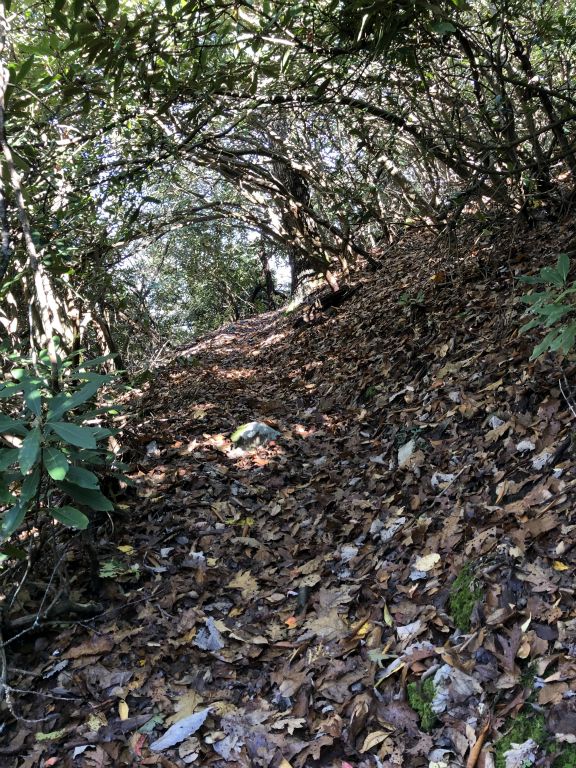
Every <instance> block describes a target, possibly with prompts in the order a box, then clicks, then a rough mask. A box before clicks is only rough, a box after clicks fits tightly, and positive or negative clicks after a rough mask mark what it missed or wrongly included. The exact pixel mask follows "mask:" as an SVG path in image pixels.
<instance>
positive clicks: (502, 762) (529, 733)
mask: <svg viewBox="0 0 576 768" xmlns="http://www.w3.org/2000/svg"><path fill="white" fill-rule="evenodd" d="M504 732H505V736H503V737H502V738H501V739H500V741H498V742H497V743H496V746H495V749H494V763H495V768H506V758H505V757H504V753H505V752H507V751H508V750H509V749H511V747H512V744H522V743H523V742H524V741H527V740H528V739H532V741H534V742H535V743H536V744H537V745H538V746H539V747H540V748H541V749H543V750H544V752H546V753H547V754H550V753H557V754H556V757H555V758H554V761H553V763H552V765H553V768H576V744H558V743H557V742H556V741H555V740H554V739H553V738H552V737H551V735H550V733H549V732H548V731H547V729H546V722H545V719H544V716H543V715H537V714H536V713H534V712H532V711H527V712H521V713H520V714H519V715H516V717H515V718H510V719H509V720H508V722H507V723H506V725H505V727H504Z"/></svg>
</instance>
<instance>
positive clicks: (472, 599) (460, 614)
mask: <svg viewBox="0 0 576 768" xmlns="http://www.w3.org/2000/svg"><path fill="white" fill-rule="evenodd" d="M481 597H482V588H481V587H480V585H479V584H477V583H476V582H475V581H474V571H473V569H472V566H471V565H470V564H468V565H465V566H464V568H463V569H462V570H461V572H460V574H459V575H458V576H457V577H456V579H455V580H454V583H453V584H452V587H451V588H450V611H451V614H452V618H453V619H454V623H455V624H456V626H457V627H458V628H459V629H461V630H462V631H463V632H468V630H469V629H470V618H471V616H472V610H473V608H474V605H475V604H476V603H477V602H478V600H480V598H481Z"/></svg>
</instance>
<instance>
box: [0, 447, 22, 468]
mask: <svg viewBox="0 0 576 768" xmlns="http://www.w3.org/2000/svg"><path fill="white" fill-rule="evenodd" d="M18 454H19V450H18V448H2V449H0V471H2V470H4V469H8V467H11V466H12V465H13V464H15V463H16V462H17V461H18Z"/></svg>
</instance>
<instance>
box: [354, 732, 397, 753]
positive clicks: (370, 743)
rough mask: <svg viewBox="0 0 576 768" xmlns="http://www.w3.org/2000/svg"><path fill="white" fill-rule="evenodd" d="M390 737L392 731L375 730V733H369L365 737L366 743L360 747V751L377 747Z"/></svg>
mask: <svg viewBox="0 0 576 768" xmlns="http://www.w3.org/2000/svg"><path fill="white" fill-rule="evenodd" d="M389 737H390V733H389V732H388V731H374V732H373V733H369V734H368V736H366V738H365V739H364V744H362V746H361V747H360V752H361V753H363V752H368V750H369V749H372V748H373V747H376V746H377V745H378V744H381V743H382V742H383V741H385V740H386V739H388V738H389Z"/></svg>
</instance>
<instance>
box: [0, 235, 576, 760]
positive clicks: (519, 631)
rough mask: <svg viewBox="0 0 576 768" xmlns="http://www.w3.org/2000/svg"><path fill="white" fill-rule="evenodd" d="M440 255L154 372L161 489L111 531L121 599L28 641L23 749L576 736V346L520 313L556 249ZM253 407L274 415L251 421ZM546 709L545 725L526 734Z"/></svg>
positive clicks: (470, 755)
mask: <svg viewBox="0 0 576 768" xmlns="http://www.w3.org/2000/svg"><path fill="white" fill-rule="evenodd" d="M542 228H543V229H545V225H542ZM504 234H506V233H504ZM508 234H510V233H508ZM573 235H574V230H573V228H571V223H570V222H567V223H565V224H564V225H563V226H558V225H557V226H556V228H555V230H554V233H552V231H551V230H550V231H549V232H548V231H544V232H542V231H541V232H540V233H538V235H536V234H534V235H533V236H532V237H533V241H531V239H530V236H527V237H526V238H524V240H523V243H522V246H518V248H519V249H520V248H523V249H525V250H526V253H529V249H530V248H533V249H534V250H535V251H539V250H541V249H542V243H543V242H547V241H546V237H549V238H550V239H551V238H552V236H554V238H555V240H554V245H555V246H557V247H558V248H561V247H562V245H563V242H564V240H566V241H569V240H570V238H571V237H573ZM502 238H504V235H503V236H502ZM563 238H564V240H563ZM502 241H503V240H501V241H500V242H502ZM478 248H479V249H480V252H478ZM431 252H432V249H431V247H430V241H429V240H428V239H427V238H426V236H425V235H421V236H420V239H419V240H418V238H416V239H413V240H412V241H411V244H410V246H408V245H407V244H404V245H400V246H397V247H396V249H395V251H394V253H393V258H394V272H392V271H391V270H382V271H381V272H378V273H376V274H375V275H373V276H371V277H370V278H369V279H368V278H366V279H365V280H364V281H363V282H360V283H358V286H357V288H358V290H357V291H356V292H355V294H354V296H353V297H352V298H351V299H350V301H349V302H348V303H347V304H344V305H342V306H341V307H340V308H339V309H338V310H337V311H334V312H332V313H331V314H329V315H328V316H326V317H323V318H321V320H322V322H314V323H310V324H305V326H304V330H302V326H301V325H299V326H298V328H294V324H293V318H291V317H290V316H288V315H286V314H284V313H282V312H276V313H268V314H267V315H263V316H259V317H256V318H252V319H250V320H246V321H242V322H238V323H234V324H231V325H229V326H226V327H225V328H222V329H220V330H218V331H216V332H214V333H212V334H209V335H208V336H206V337H204V338H203V339H200V340H198V341H197V342H194V343H193V344H191V345H190V346H189V347H187V348H183V349H180V350H179V351H178V355H176V356H174V359H173V360H171V361H168V362H167V363H166V364H165V365H164V367H162V368H161V369H158V370H157V371H155V372H154V376H153V378H151V380H150V381H149V382H147V383H145V384H144V385H143V386H142V388H141V391H140V392H137V393H136V394H135V395H134V396H133V398H132V401H131V406H130V407H131V408H132V412H133V417H132V420H131V422H130V425H131V426H130V428H131V429H132V430H133V432H132V433H130V434H129V435H126V436H125V440H126V442H127V443H128V444H129V445H130V446H131V450H132V455H133V463H134V475H133V476H134V480H135V482H136V484H137V494H136V498H131V499H128V500H127V502H126V504H125V505H123V508H122V509H123V513H122V516H121V518H120V519H119V520H118V521H117V522H115V524H114V528H113V529H111V528H108V529H106V527H105V526H103V528H102V530H101V531H98V532H97V534H96V536H97V541H96V546H97V547H98V557H99V560H100V563H101V565H102V566H105V565H106V563H107V562H108V563H110V562H114V563H115V566H114V568H113V569H110V568H109V570H108V571H106V569H105V568H104V569H103V570H101V573H103V574H107V573H108V574H110V575H111V576H112V574H113V576H112V577H111V578H101V583H100V588H99V594H98V595H97V597H98V600H99V601H100V602H101V603H102V605H103V611H102V612H101V613H100V614H99V615H97V616H96V617H95V618H92V619H87V620H85V621H83V622H81V623H78V622H72V621H70V622H68V623H62V622H61V623H60V624H59V626H58V629H57V631H56V632H55V631H53V630H51V629H50V628H46V630H44V631H41V632H37V633H35V634H33V635H30V636H25V637H24V638H21V639H20V641H19V642H18V643H17V644H16V643H15V644H14V647H10V666H11V670H10V673H9V674H10V681H9V682H10V684H11V685H12V686H14V689H15V690H18V691H24V690H29V691H30V693H29V694H27V695H24V694H19V695H18V696H16V698H17V705H18V712H17V714H19V715H20V719H15V718H14V717H13V715H14V714H15V713H16V710H14V711H12V712H10V711H8V710H7V709H6V708H5V713H4V714H5V722H6V725H5V728H4V731H3V734H2V744H1V745H0V755H1V756H2V757H1V758H0V760H1V761H2V765H6V766H7V767H10V768H11V767H12V766H14V767H16V766H18V768H28V766H35V765H45V766H48V765H62V766H87V767H88V766H122V765H126V766H132V765H152V766H164V767H168V768H170V767H172V766H185V765H192V766H194V765H196V766H232V767H235V766H238V767H240V766H271V767H272V768H291V767H292V768H308V767H310V768H314V766H318V767H321V766H326V767H327V768H331V767H332V766H334V767H338V768H344V767H345V766H346V767H349V766H352V768H369V767H371V766H377V767H378V768H396V766H411V767H412V766H414V768H419V767H420V766H437V767H438V768H440V767H444V766H445V767H446V768H448V767H449V766H466V768H474V766H479V768H489V767H490V766H493V765H494V764H495V759H496V761H498V760H500V761H502V760H503V761H504V762H501V764H502V765H503V766H507V768H511V766H515V765H527V764H536V761H538V760H540V761H541V762H540V763H538V764H542V765H544V764H546V765H550V764H552V763H551V760H552V759H553V758H554V756H557V755H560V758H559V759H560V760H562V759H563V758H562V754H566V753H565V752H564V753H563V752H562V750H563V749H566V748H570V745H571V744H574V742H575V741H576V735H575V734H576V612H575V607H574V606H575V602H574V567H575V564H576V558H575V554H574V542H575V541H576V539H575V532H576V517H575V512H574V504H573V498H574V494H573V489H574V486H575V483H576V476H575V472H574V448H573V442H572V430H573V424H572V421H573V417H572V414H571V410H570V407H569V404H568V403H567V402H566V400H565V398H564V396H563V394H562V392H561V390H560V387H559V386H558V380H559V378H560V377H561V376H562V377H566V380H567V381H568V382H570V381H571V380H573V377H574V370H575V369H574V364H573V362H571V360H570V359H565V360H560V361H558V360H556V361H555V360H552V359H548V358H545V359H544V360H542V361H539V362H530V361H529V357H530V352H531V347H532V345H533V338H531V337H530V336H519V335H518V327H519V324H520V323H519V316H520V312H521V308H520V307H518V305H517V303H516V302H515V300H514V298H515V281H516V278H517V276H518V275H519V274H520V273H521V272H526V271H532V270H533V271H536V270H537V268H538V267H539V265H540V263H536V262H537V261H538V260H537V259H532V260H531V261H528V258H527V259H526V261H521V263H520V265H519V266H515V265H514V264H513V263H512V262H511V261H510V260H508V261H506V260H500V261H498V259H497V252H498V241H496V242H494V241H490V240H486V242H485V243H484V244H482V242H481V243H480V246H478V247H477V249H476V252H475V253H471V252H470V253H468V256H467V257H466V258H462V263H461V264H460V265H459V266H458V267H457V268H456V267H455V268H454V271H453V274H452V275H451V276H450V277H446V279H445V280H443V281H442V282H440V283H439V282H438V281H437V280H436V275H438V274H440V273H442V274H443V275H444V274H445V271H446V268H445V265H444V266H443V267H442V258H443V256H442V255H441V254H439V255H438V257H437V258H436V260H434V258H433V257H432V256H430V253H431ZM418 254H421V255H422V258H420V257H419V255H418ZM390 257H392V255H391V256H390ZM482 259H485V260H486V259H489V260H492V261H491V262H490V263H491V264H492V267H491V268H490V269H487V270H486V269H484V268H483V267H482V266H481V265H482V263H483V262H482ZM542 260H543V259H541V261H542ZM417 261H418V262H419V267H418V271H416V272H415V266H414V265H415V263H416V262H417ZM532 262H533V263H532ZM494 265H496V266H494ZM470 272H471V273H472V275H471V276H470ZM431 276H432V278H434V279H432V278H431ZM409 286H412V287H414V286H416V288H417V289H418V291H420V290H421V291H422V292H423V293H421V298H420V299H419V301H418V302H417V305H415V306H414V307H411V306H410V305H408V306H406V302H402V303H399V302H398V296H399V295H400V294H401V293H402V292H403V291H405V290H406V287H409ZM415 293H416V291H415ZM422 297H423V298H422ZM253 424H258V425H263V426H259V427H258V429H259V430H264V428H265V427H266V428H267V429H268V430H269V432H266V434H267V438H269V439H267V440H266V441H265V442H264V441H260V440H258V441H256V442H255V443H245V444H244V445H245V447H242V446H241V445H238V441H237V440H236V441H235V442H233V441H232V437H233V436H235V432H237V430H238V428H239V426H240V425H253ZM264 431H266V430H264ZM84 558H85V555H84V554H83V551H82V549H81V547H80V546H78V548H77V549H75V550H74V549H72V550H71V551H70V563H69V569H70V573H71V574H74V576H73V578H72V589H73V590H75V592H76V593H77V594H78V595H80V596H83V597H84V598H85V599H92V598H93V597H94V595H93V594H91V593H90V589H91V587H90V585H89V584H88V580H87V577H86V576H85V575H84V571H83V569H84V564H85V560H84ZM462 574H464V576H463V577H462ZM459 576H460V579H459V581H458V588H457V589H456V588H455V587H454V583H455V581H456V578H457V577H459ZM30 600H32V596H30ZM22 605H23V610H24V608H25V607H26V596H25V595H23V597H22ZM459 624H460V625H459ZM31 680H32V681H33V682H32V683H31ZM12 696H13V697H14V696H15V694H12ZM519 713H521V714H522V716H523V715H525V714H528V715H529V716H534V717H540V718H543V721H542V722H543V723H544V725H545V727H544V730H543V733H545V736H544V737H542V739H540V741H541V743H538V742H536V741H535V740H534V739H533V738H532V737H531V736H530V735H529V734H528V735H527V736H526V737H525V738H523V739H522V741H520V742H518V743H515V742H514V743H511V744H510V746H509V748H507V750H506V752H505V753H503V754H501V755H500V756H499V755H498V747H497V743H498V741H499V739H501V738H502V737H504V736H505V735H506V733H507V732H508V731H509V730H510V727H511V725H510V724H511V722H514V719H515V718H516V717H517V716H518V715H519ZM21 718H27V720H28V721H34V720H37V722H27V721H26V720H23V719H21ZM495 745H496V746H495ZM544 761H547V762H544ZM557 764H558V765H573V764H574V763H569V762H566V761H565V762H564V763H562V762H558V763H557Z"/></svg>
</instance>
